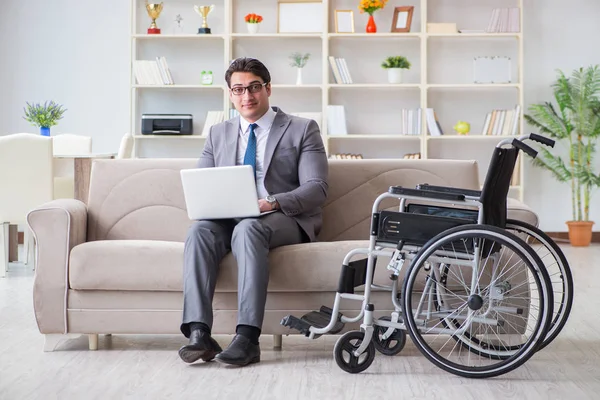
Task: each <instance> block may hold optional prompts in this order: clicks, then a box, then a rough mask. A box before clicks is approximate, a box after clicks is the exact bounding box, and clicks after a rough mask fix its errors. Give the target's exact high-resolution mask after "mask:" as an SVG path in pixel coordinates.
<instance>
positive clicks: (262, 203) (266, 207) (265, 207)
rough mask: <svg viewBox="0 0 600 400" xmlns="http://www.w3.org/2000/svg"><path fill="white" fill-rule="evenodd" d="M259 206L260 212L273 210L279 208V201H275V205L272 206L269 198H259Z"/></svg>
mask: <svg viewBox="0 0 600 400" xmlns="http://www.w3.org/2000/svg"><path fill="white" fill-rule="evenodd" d="M258 208H259V209H260V212H265V211H272V210H275V209H277V203H275V205H274V206H272V205H271V203H269V202H268V201H267V200H265V199H259V200H258Z"/></svg>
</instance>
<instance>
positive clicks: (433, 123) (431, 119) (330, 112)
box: [202, 105, 521, 136]
mask: <svg viewBox="0 0 600 400" xmlns="http://www.w3.org/2000/svg"><path fill="white" fill-rule="evenodd" d="M520 110H521V107H520V106H519V105H517V106H515V108H514V109H512V110H493V111H492V112H489V113H488V114H487V115H486V118H485V123H484V126H483V131H482V133H481V135H482V136H486V135H497V136H514V135H516V134H517V131H518V127H519V113H520ZM289 114H290V115H295V116H298V117H303V118H308V119H312V120H314V121H315V122H316V123H317V125H318V126H319V128H320V129H321V130H322V113H321V112H290V113H289ZM226 115H227V114H226V113H225V111H218V110H215V111H208V112H207V114H206V119H205V122H204V127H203V129H202V136H206V135H208V132H209V131H210V128H211V127H212V126H213V125H216V124H218V123H220V122H223V121H225V120H226V118H225V117H226ZM238 115H239V112H238V111H237V110H236V109H235V108H231V109H230V110H229V113H228V119H231V118H235V117H237V116H238ZM400 118H401V121H400V124H399V127H398V135H404V136H420V135H421V134H422V123H421V121H422V120H421V118H422V112H421V108H416V109H405V108H404V109H402V110H401V111H400ZM426 118H427V130H428V132H429V135H430V136H442V135H443V131H442V128H441V125H440V123H439V121H438V120H437V117H436V114H435V112H434V110H433V108H427V109H426ZM327 131H328V135H329V136H347V135H348V130H347V124H346V112H345V107H344V106H343V105H329V106H327ZM391 136H393V135H391Z"/></svg>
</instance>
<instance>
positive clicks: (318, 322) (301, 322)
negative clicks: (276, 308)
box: [281, 306, 344, 336]
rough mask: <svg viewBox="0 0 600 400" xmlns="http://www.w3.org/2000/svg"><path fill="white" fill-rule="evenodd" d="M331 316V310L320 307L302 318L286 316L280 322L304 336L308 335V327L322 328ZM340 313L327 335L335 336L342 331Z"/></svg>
mask: <svg viewBox="0 0 600 400" xmlns="http://www.w3.org/2000/svg"><path fill="white" fill-rule="evenodd" d="M332 314H333V310H332V309H331V308H329V307H326V306H321V309H320V310H319V311H311V312H309V313H308V314H306V315H303V316H302V317H300V318H298V317H294V316H293V315H288V316H287V317H284V318H283V319H282V320H281V325H283V326H287V327H289V328H292V329H296V330H297V331H299V332H300V333H302V334H304V335H305V336H309V335H310V327H311V326H314V327H315V328H324V327H326V326H327V325H329V322H330V321H331V318H332ZM341 318H342V313H338V315H337V318H336V323H335V325H334V326H333V328H331V330H330V331H329V332H328V333H331V334H336V333H338V332H340V331H341V330H342V329H344V323H343V322H342V321H341ZM319 336H320V335H319Z"/></svg>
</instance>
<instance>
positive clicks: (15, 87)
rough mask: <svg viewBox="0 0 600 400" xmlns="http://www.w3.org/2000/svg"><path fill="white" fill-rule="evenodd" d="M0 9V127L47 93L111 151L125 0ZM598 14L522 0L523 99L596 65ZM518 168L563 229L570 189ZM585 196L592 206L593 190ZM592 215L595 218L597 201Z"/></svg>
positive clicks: (545, 220) (586, 1) (586, 5)
mask: <svg viewBox="0 0 600 400" xmlns="http://www.w3.org/2000/svg"><path fill="white" fill-rule="evenodd" d="M490 2H491V1H490ZM491 3H493V2H491ZM99 4H101V6H99ZM2 6H3V7H2V13H0V37H1V38H2V40H0V61H1V62H0V93H1V95H0V134H6V133H13V132H27V131H28V132H35V128H33V127H31V126H29V125H28V123H27V122H26V121H24V120H23V119H22V115H23V111H22V110H23V105H24V104H25V101H36V102H42V101H44V100H46V99H53V100H55V101H58V102H59V103H63V104H66V105H67V108H68V109H69V110H68V111H67V113H66V114H65V118H64V119H63V120H62V121H61V122H60V124H59V126H57V127H55V128H53V129H54V131H53V132H54V133H60V132H74V133H80V134H88V135H91V136H92V137H93V142H94V145H93V147H94V148H93V150H94V151H95V152H112V151H117V149H118V145H119V140H120V138H121V136H122V135H123V133H124V132H126V131H128V129H129V90H128V87H129V19H130V4H129V1H128V0H105V1H104V2H102V3H94V2H87V1H76V0H55V1H53V2H51V3H48V2H47V1H42V0H2ZM355 15H358V13H357V12H356V13H355ZM598 15H600V1H597V0H571V1H570V2H569V3H566V2H565V1H563V0H525V14H524V18H525V19H524V25H525V32H524V34H525V82H524V83H525V103H526V104H531V103H533V102H540V101H544V100H549V99H551V90H550V86H549V85H550V83H551V82H552V81H553V80H554V79H555V77H556V73H555V70H556V69H557V68H560V69H563V70H565V71H570V70H572V69H574V68H578V67H580V66H587V65H590V64H600V52H598V45H597V43H595V38H597V37H600V25H599V24H598V23H597V17H598ZM195 22H198V21H194V22H193V23H195ZM355 22H356V28H357V30H358V29H362V28H363V26H362V25H361V23H362V20H361V22H358V20H357V21H355ZM7 38H11V39H10V40H7ZM526 171H527V174H526V185H527V190H526V192H525V201H526V203H527V204H529V205H530V206H531V207H532V208H533V209H534V210H535V211H537V212H538V213H539V214H540V218H541V227H542V229H545V230H549V231H564V230H566V227H565V225H564V221H566V220H568V219H569V218H570V197H569V186H568V185H562V184H558V183H557V182H556V181H554V179H553V178H552V177H551V176H550V175H549V174H548V173H546V172H543V171H541V170H539V169H532V168H527V169H526ZM593 201H594V202H595V204H600V193H596V197H595V198H594V199H593ZM591 218H592V219H595V220H596V221H598V224H600V207H596V208H592V213H591ZM597 229H600V228H598V227H597Z"/></svg>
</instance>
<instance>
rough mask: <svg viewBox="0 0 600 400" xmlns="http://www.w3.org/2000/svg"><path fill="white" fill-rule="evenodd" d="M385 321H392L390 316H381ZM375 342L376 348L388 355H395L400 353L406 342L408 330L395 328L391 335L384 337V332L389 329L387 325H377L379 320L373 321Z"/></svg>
mask: <svg viewBox="0 0 600 400" xmlns="http://www.w3.org/2000/svg"><path fill="white" fill-rule="evenodd" d="M380 319H382V320H384V321H391V320H392V319H391V318H390V317H389V316H385V317H381V318H380ZM373 328H374V329H373V344H374V345H375V349H377V351H378V352H380V353H381V354H384V355H386V356H395V355H396V354H398V353H400V352H401V351H402V349H403V348H404V345H405V344H406V332H405V331H403V330H402V329H394V332H392V334H391V336H390V337H389V338H387V339H385V340H384V339H383V334H384V333H385V332H386V331H387V330H388V328H387V327H385V326H379V325H377V321H373Z"/></svg>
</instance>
